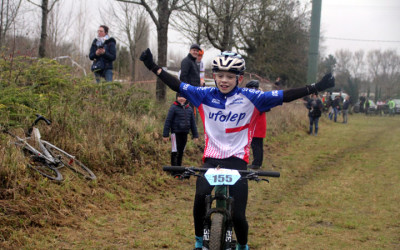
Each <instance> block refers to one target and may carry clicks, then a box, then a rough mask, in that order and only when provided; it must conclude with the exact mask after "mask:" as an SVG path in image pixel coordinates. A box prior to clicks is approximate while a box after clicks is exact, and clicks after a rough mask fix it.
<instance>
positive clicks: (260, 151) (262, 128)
mask: <svg viewBox="0 0 400 250" xmlns="http://www.w3.org/2000/svg"><path fill="white" fill-rule="evenodd" d="M246 88H249V89H255V90H261V89H260V84H259V82H258V81H257V80H252V81H250V82H248V83H247V84H246ZM266 133H267V117H266V115H265V112H263V113H261V115H260V116H258V118H257V121H256V128H255V129H254V135H253V140H252V141H251V150H252V151H253V162H252V163H251V165H249V166H248V168H251V169H259V168H261V166H262V163H263V155H264V143H263V139H264V138H265V136H266Z"/></svg>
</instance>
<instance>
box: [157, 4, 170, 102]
mask: <svg viewBox="0 0 400 250" xmlns="http://www.w3.org/2000/svg"><path fill="white" fill-rule="evenodd" d="M169 16H170V11H169V9H168V1H165V0H163V1H160V2H159V6H158V20H159V26H158V27H157V43H158V65H159V66H160V67H166V66H167V52H168V25H169ZM165 96H166V86H165V84H164V83H163V82H162V81H161V80H160V79H159V78H157V83H156V98H157V101H160V102H165Z"/></svg>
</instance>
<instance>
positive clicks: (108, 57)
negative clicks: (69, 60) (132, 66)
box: [89, 25, 117, 83]
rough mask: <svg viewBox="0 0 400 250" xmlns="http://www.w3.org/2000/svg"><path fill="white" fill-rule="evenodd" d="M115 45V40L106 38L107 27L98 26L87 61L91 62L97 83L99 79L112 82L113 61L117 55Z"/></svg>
mask: <svg viewBox="0 0 400 250" xmlns="http://www.w3.org/2000/svg"><path fill="white" fill-rule="evenodd" d="M115 44H116V41H115V39H114V38H112V37H109V36H108V27H107V26H105V25H100V27H99V29H98V30H97V37H96V38H95V39H94V40H93V42H92V46H91V47H90V53H89V59H90V60H92V61H93V65H92V67H91V69H92V71H93V73H94V75H95V77H96V82H97V83H99V82H100V78H104V79H105V80H106V81H107V82H111V81H112V80H113V72H112V70H113V61H115V59H116V54H117V52H116V48H115Z"/></svg>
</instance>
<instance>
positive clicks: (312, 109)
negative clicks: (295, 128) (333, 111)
mask: <svg viewBox="0 0 400 250" xmlns="http://www.w3.org/2000/svg"><path fill="white" fill-rule="evenodd" d="M307 108H308V110H309V112H308V118H309V120H310V131H309V133H310V135H313V127H314V126H315V129H314V135H315V136H316V135H317V134H318V121H319V118H320V117H321V113H322V108H323V105H322V101H321V99H319V98H318V96H317V95H316V94H312V95H311V98H310V99H309V100H308V102H307Z"/></svg>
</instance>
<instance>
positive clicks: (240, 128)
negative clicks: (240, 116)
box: [225, 124, 249, 133]
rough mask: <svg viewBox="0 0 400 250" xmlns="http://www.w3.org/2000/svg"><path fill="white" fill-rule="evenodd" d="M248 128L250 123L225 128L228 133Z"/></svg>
mask: <svg viewBox="0 0 400 250" xmlns="http://www.w3.org/2000/svg"><path fill="white" fill-rule="evenodd" d="M247 128H249V124H246V125H244V126H241V127H237V128H227V129H225V132H226V133H235V132H239V131H242V130H245V129H247Z"/></svg>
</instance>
